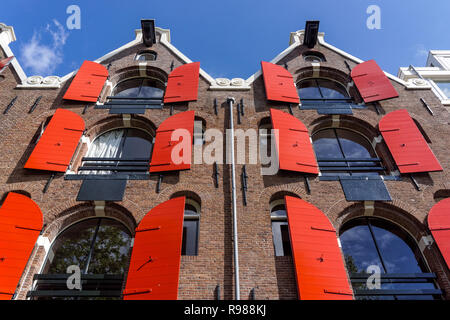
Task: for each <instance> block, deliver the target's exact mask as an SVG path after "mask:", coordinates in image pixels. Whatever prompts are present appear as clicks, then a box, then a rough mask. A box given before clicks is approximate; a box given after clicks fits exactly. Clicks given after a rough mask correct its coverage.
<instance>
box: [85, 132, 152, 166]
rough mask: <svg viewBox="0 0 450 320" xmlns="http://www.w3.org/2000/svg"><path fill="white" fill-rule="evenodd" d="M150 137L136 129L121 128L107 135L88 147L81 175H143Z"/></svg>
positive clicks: (149, 149)
mask: <svg viewBox="0 0 450 320" xmlns="http://www.w3.org/2000/svg"><path fill="white" fill-rule="evenodd" d="M152 148H153V137H152V136H151V135H150V134H149V133H147V132H145V131H143V130H140V129H134V128H122V129H115V130H111V131H107V132H105V133H103V134H101V135H100V136H98V137H97V138H96V139H95V140H94V141H93V142H92V143H91V145H90V146H89V150H88V152H87V154H86V157H85V158H83V161H84V162H83V165H82V167H80V168H79V172H80V173H82V174H111V173H113V172H118V173H136V172H141V173H142V172H147V171H148V163H149V159H150V158H151V154H152Z"/></svg>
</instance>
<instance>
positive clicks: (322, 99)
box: [297, 78, 352, 104]
mask: <svg viewBox="0 0 450 320" xmlns="http://www.w3.org/2000/svg"><path fill="white" fill-rule="evenodd" d="M297 87H298V94H299V96H300V99H301V100H302V104H309V103H314V104H317V103H342V102H351V101H352V100H351V97H350V95H349V94H348V92H347V90H346V89H345V87H344V86H343V85H342V84H340V83H338V82H336V81H332V80H328V79H321V78H312V79H306V80H303V81H301V82H300V83H298V85H297Z"/></svg>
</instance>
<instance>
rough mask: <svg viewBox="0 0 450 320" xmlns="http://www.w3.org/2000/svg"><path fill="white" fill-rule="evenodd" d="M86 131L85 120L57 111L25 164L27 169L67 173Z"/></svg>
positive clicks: (68, 112) (67, 111) (66, 112)
mask: <svg viewBox="0 0 450 320" xmlns="http://www.w3.org/2000/svg"><path fill="white" fill-rule="evenodd" d="M83 131H84V120H83V119H82V118H81V117H80V116H79V115H77V114H76V113H73V112H72V111H69V110H65V109H57V110H56V112H55V114H54V115H53V117H52V119H51V120H50V122H49V124H48V125H47V128H46V129H45V131H44V133H43V134H42V136H41V138H40V139H39V141H38V143H37V144H36V146H35V147H34V150H33V152H32V153H31V155H30V157H29V158H28V160H27V162H26V163H25V168H27V169H37V170H48V171H56V172H65V171H66V169H67V167H68V165H69V163H70V160H71V159H72V156H73V153H74V152H75V149H76V148H77V145H78V142H79V141H80V138H81V136H82V134H83Z"/></svg>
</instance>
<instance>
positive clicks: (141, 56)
mask: <svg viewBox="0 0 450 320" xmlns="http://www.w3.org/2000/svg"><path fill="white" fill-rule="evenodd" d="M157 56H158V55H157V53H156V52H155V51H142V52H139V53H138V54H136V58H135V60H136V61H140V62H145V61H155V60H156V57H157Z"/></svg>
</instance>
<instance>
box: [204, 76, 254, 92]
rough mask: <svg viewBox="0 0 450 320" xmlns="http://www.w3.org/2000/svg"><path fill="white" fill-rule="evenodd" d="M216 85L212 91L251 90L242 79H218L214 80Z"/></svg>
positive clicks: (212, 87)
mask: <svg viewBox="0 0 450 320" xmlns="http://www.w3.org/2000/svg"><path fill="white" fill-rule="evenodd" d="M214 82H215V84H214V85H213V86H211V87H209V89H211V90H250V87H249V86H248V84H247V83H246V82H245V80H244V79H242V78H233V79H231V80H230V79H227V78H217V79H214Z"/></svg>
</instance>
